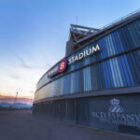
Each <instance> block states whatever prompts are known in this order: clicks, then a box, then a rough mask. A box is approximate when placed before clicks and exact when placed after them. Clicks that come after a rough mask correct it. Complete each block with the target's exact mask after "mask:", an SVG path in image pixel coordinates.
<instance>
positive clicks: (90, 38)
mask: <svg viewBox="0 0 140 140" xmlns="http://www.w3.org/2000/svg"><path fill="white" fill-rule="evenodd" d="M139 106H140V12H137V13H134V14H132V15H130V16H128V17H126V18H123V19H121V20H120V21H117V22H116V23H114V24H111V25H109V26H107V27H105V28H103V29H95V28H88V27H83V26H78V25H71V29H70V37H69V41H68V42H67V47H66V57H65V58H63V59H62V60H61V61H59V62H58V63H57V64H56V65H54V66H53V67H52V68H51V69H49V70H48V72H46V73H45V74H44V75H43V76H42V78H41V79H40V80H39V82H38V84H37V90H36V93H35V98H34V107H33V112H35V113H37V112H42V113H44V114H46V116H50V117H54V118H58V119H61V120H65V121H70V122H72V123H75V124H80V125H85V126H91V127H95V128H104V129H108V130H113V131H118V132H125V133H132V134H137V135H140V109H139Z"/></svg>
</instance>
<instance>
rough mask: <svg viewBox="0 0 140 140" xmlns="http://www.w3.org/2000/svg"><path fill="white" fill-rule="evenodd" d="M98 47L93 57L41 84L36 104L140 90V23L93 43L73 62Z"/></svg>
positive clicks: (71, 66) (130, 25)
mask: <svg viewBox="0 0 140 140" xmlns="http://www.w3.org/2000/svg"><path fill="white" fill-rule="evenodd" d="M96 45H99V47H100V51H99V52H97V53H96V54H94V55H91V56H88V57H85V58H83V59H82V60H80V61H77V62H75V63H72V64H70V65H68V66H67V69H66V71H64V72H63V73H61V74H58V75H56V76H55V77H53V78H48V73H46V74H45V75H44V77H43V78H42V79H41V80H40V81H39V83H38V88H37V92H36V94H35V101H37V100H39V99H43V98H46V97H54V96H61V95H68V94H76V93H81V92H88V91H93V90H102V89H112V88H120V87H132V86H140V74H139V71H140V61H139V60H140V20H136V21H134V22H132V23H130V24H128V25H126V26H124V27H121V28H120V29H118V30H116V31H114V32H112V33H110V34H108V35H106V36H104V37H102V38H100V39H99V40H96V41H93V42H92V43H90V44H89V45H86V46H85V47H84V48H82V49H81V50H79V51H77V52H76V53H74V54H73V55H72V56H70V57H68V58H67V60H69V59H70V58H72V57H74V56H76V55H78V54H79V53H81V52H83V51H85V50H87V49H89V48H90V47H91V46H96Z"/></svg>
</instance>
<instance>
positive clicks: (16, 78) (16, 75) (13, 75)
mask: <svg viewBox="0 0 140 140" xmlns="http://www.w3.org/2000/svg"><path fill="white" fill-rule="evenodd" d="M9 77H11V78H12V79H15V80H19V79H21V77H20V76H19V75H18V74H9Z"/></svg>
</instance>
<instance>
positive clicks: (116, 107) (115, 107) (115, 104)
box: [109, 98, 124, 113]
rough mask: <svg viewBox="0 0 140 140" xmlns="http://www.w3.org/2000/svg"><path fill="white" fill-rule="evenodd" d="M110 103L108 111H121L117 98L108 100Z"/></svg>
mask: <svg viewBox="0 0 140 140" xmlns="http://www.w3.org/2000/svg"><path fill="white" fill-rule="evenodd" d="M110 104H111V107H110V108H109V112H112V113H122V112H123V111H124V110H123V108H122V107H121V106H120V100H119V99H116V98H114V99H112V100H110Z"/></svg>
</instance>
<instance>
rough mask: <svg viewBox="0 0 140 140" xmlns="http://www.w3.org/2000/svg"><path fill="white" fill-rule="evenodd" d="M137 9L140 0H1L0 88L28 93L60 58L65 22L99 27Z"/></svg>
mask: <svg viewBox="0 0 140 140" xmlns="http://www.w3.org/2000/svg"><path fill="white" fill-rule="evenodd" d="M139 8H140V0H116V1H115V0H1V1H0V78H1V81H0V92H1V93H6V94H10V95H14V94H15V92H16V91H19V95H21V96H33V93H34V91H35V84H36V83H37V81H38V80H39V78H40V76H41V75H42V74H43V73H44V72H45V71H46V70H47V69H49V68H50V67H51V66H52V65H53V64H55V63H56V62H57V61H59V60H60V59H61V58H62V57H64V55H65V44H66V41H67V39H68V35H69V27H70V24H80V25H84V26H89V27H95V28H100V27H102V26H104V25H107V24H109V23H111V22H113V21H114V20H117V19H119V18H121V17H123V16H126V15H127V14H129V13H131V12H133V11H136V10H138V9H139Z"/></svg>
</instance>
